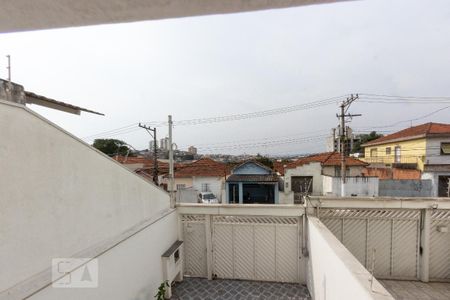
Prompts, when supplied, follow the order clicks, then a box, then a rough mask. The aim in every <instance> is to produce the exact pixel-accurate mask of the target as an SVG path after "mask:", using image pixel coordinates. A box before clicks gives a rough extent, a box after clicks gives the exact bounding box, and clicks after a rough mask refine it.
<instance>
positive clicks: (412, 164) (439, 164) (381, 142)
mask: <svg viewBox="0 0 450 300" xmlns="http://www.w3.org/2000/svg"><path fill="white" fill-rule="evenodd" d="M362 146H363V147H364V152H365V157H364V158H363V160H364V161H365V162H367V163H370V164H371V167H372V166H378V167H397V168H410V169H417V170H419V171H420V172H421V174H422V175H421V178H422V179H430V180H431V181H432V183H433V191H432V195H433V196H438V197H449V194H450V192H449V189H450V188H449V181H450V124H442V123H426V124H421V125H418V126H413V127H410V128H406V129H403V130H401V131H398V132H395V133H392V134H389V135H386V136H383V137H381V138H379V139H376V140H373V141H370V142H368V143H365V144H363V145H362Z"/></svg>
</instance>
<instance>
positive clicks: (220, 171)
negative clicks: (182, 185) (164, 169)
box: [175, 158, 230, 178]
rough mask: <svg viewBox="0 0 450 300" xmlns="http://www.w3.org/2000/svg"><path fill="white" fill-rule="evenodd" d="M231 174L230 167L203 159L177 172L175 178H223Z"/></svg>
mask: <svg viewBox="0 0 450 300" xmlns="http://www.w3.org/2000/svg"><path fill="white" fill-rule="evenodd" d="M229 173H230V170H229V168H228V166H227V165H226V164H224V163H221V162H218V161H215V160H213V159H211V158H202V159H199V160H197V161H195V162H193V163H190V164H187V165H185V166H183V167H180V168H179V169H178V170H177V171H175V178H181V177H192V176H204V177H222V176H226V175H228V174H229Z"/></svg>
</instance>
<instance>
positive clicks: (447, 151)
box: [441, 143, 450, 155]
mask: <svg viewBox="0 0 450 300" xmlns="http://www.w3.org/2000/svg"><path fill="white" fill-rule="evenodd" d="M441 155H450V143H441Z"/></svg>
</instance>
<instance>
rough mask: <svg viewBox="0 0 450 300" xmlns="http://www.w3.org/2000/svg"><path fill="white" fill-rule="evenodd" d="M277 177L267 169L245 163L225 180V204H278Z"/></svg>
mask: <svg viewBox="0 0 450 300" xmlns="http://www.w3.org/2000/svg"><path fill="white" fill-rule="evenodd" d="M278 182H279V176H278V175H277V174H276V173H275V172H273V171H272V169H270V168H269V167H267V166H265V165H263V164H261V163H259V162H257V161H246V162H243V163H241V164H239V165H237V166H235V167H234V168H233V169H232V170H231V175H230V176H229V177H228V178H227V184H226V195H227V203H229V204H232V203H239V204H251V203H261V204H277V203H279V193H278V191H279V188H278Z"/></svg>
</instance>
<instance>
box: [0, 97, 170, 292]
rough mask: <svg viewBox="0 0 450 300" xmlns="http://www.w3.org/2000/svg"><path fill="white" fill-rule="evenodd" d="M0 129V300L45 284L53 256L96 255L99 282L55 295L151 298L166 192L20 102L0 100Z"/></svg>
mask: <svg viewBox="0 0 450 300" xmlns="http://www.w3.org/2000/svg"><path fill="white" fill-rule="evenodd" d="M80 122H81V120H80ZM0 128H2V129H1V130H0V140H1V141H2V142H1V145H0V172H1V176H0V178H1V180H0V191H1V196H0V207H1V209H0V237H1V242H0V266H1V271H0V299H1V298H2V296H8V299H10V298H11V299H14V298H17V299H19V298H20V299H21V298H23V297H25V296H27V295H31V294H34V293H35V292H36V291H37V290H38V289H42V288H45V286H46V285H48V284H50V283H51V282H50V278H51V277H50V275H49V274H50V273H49V270H50V267H51V261H52V259H53V258H71V257H74V256H77V257H98V258H99V262H100V269H99V271H100V274H99V278H100V286H99V288H97V289H95V290H96V292H93V293H92V294H89V295H93V296H88V294H84V292H83V291H82V290H84V289H78V290H79V291H77V292H76V293H75V290H77V289H70V290H72V291H73V292H74V293H75V294H71V293H70V292H64V293H65V294H61V293H62V292H57V294H55V295H59V297H55V298H54V299H138V295H139V294H140V293H141V292H142V293H144V294H146V295H147V298H146V299H148V298H151V296H153V295H154V292H155V290H154V288H155V287H156V285H157V284H159V283H160V281H161V279H162V271H161V264H160V260H161V258H160V256H161V254H162V253H163V252H164V251H165V250H166V249H167V248H168V247H170V245H171V244H172V243H173V242H174V241H175V240H176V239H177V218H176V216H175V215H176V212H174V210H172V209H170V204H169V196H168V195H167V193H166V192H164V191H163V190H162V189H160V188H158V187H157V186H155V185H153V184H152V183H150V182H149V181H146V180H145V179H143V178H141V177H140V176H138V175H135V174H133V173H132V172H130V171H129V170H127V169H126V168H125V167H123V166H121V165H120V164H119V163H117V162H115V161H113V160H112V159H110V158H109V157H107V156H105V155H103V154H102V153H100V152H99V151H97V150H95V149H94V148H92V147H90V146H89V145H87V144H86V143H84V142H82V141H81V140H79V139H77V138H76V137H74V136H72V135H70V134H69V133H67V132H65V131H64V130H62V129H61V128H59V127H58V126H56V125H54V124H52V123H51V122H49V121H48V120H46V119H44V118H43V117H41V116H39V115H38V114H36V113H34V112H32V111H31V110H29V109H27V108H25V107H24V106H22V105H17V104H14V103H10V102H4V101H0ZM49 289H51V288H49V287H47V288H45V289H44V290H43V292H45V295H50V294H52V292H50V291H49ZM151 289H152V290H151ZM150 290H151V291H150ZM77 293H81V294H77ZM62 295H64V297H63V296H62ZM77 295H78V296H77ZM80 295H83V296H82V297H81V296H80ZM84 295H86V297H85V296H84ZM37 296H38V295H37V294H36V297H37ZM103 296H104V297H103ZM41 298H42V297H41ZM43 298H46V297H43ZM43 298H42V299H43ZM51 298H53V297H50V296H49V297H48V299H51ZM46 299H47V298H46Z"/></svg>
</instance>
